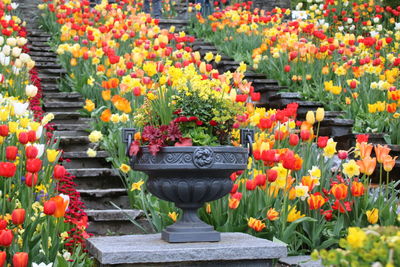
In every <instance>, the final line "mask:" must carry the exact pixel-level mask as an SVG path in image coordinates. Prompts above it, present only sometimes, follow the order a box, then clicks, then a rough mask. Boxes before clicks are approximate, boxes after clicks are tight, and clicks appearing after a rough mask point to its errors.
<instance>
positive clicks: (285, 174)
mask: <svg viewBox="0 0 400 267" xmlns="http://www.w3.org/2000/svg"><path fill="white" fill-rule="evenodd" d="M130 4H131V3H130V1H124V2H119V3H118V4H108V5H107V4H102V5H98V6H96V7H94V8H93V9H90V8H89V4H88V2H87V1H78V0H75V1H69V2H68V3H61V2H60V3H58V4H57V5H53V4H43V5H41V8H42V9H43V10H44V11H43V12H44V21H46V24H45V26H46V28H47V29H48V30H49V31H52V33H53V36H59V39H55V40H54V41H55V42H56V43H57V44H58V45H57V46H56V47H55V49H56V50H57V53H58V54H59V59H60V62H61V64H62V65H63V67H64V68H65V69H66V70H67V72H68V74H69V77H68V79H67V80H66V81H65V82H67V83H68V85H69V86H70V87H71V88H72V89H73V90H76V91H78V92H80V93H81V94H82V95H83V96H84V97H85V98H86V105H85V107H84V109H85V111H84V112H85V113H86V114H87V115H88V116H91V117H92V118H93V119H94V120H95V123H94V124H93V129H94V131H92V133H91V134H90V136H89V139H90V141H91V142H93V143H97V144H98V146H99V147H100V146H101V147H103V148H104V149H106V150H107V151H108V152H109V153H110V160H111V161H112V163H113V165H114V167H115V168H118V169H120V171H121V175H122V176H123V177H124V178H125V181H126V185H127V188H128V189H129V193H130V198H131V201H132V206H133V207H135V208H140V209H142V210H144V211H145V213H146V216H147V217H148V219H149V221H151V222H152V226H153V229H154V230H161V229H162V228H163V227H164V226H165V225H166V224H171V223H172V222H173V221H175V220H176V219H177V217H178V216H179V210H178V209H176V208H174V207H172V206H171V205H170V204H168V203H167V202H163V201H156V199H154V198H153V197H152V196H151V195H150V194H148V193H147V192H146V190H145V189H144V187H143V184H144V182H145V179H146V177H144V176H143V174H140V173H138V172H133V171H132V170H131V168H130V166H129V165H128V158H127V156H126V149H125V145H124V144H123V142H122V137H121V129H122V128H132V127H135V128H137V129H138V130H141V133H137V134H136V135H135V140H136V141H137V142H138V143H137V144H136V145H134V146H133V147H131V149H132V150H131V151H129V152H131V154H134V153H135V152H137V149H138V146H139V144H145V145H149V146H150V148H151V149H152V152H153V153H154V154H156V153H157V150H158V149H160V147H162V146H166V145H174V144H176V143H178V145H190V142H191V143H192V144H197V145H215V144H216V143H217V144H222V142H221V140H219V138H215V137H216V136H217V137H221V138H222V139H223V140H224V141H225V142H226V141H227V140H229V141H230V142H231V143H228V144H233V145H239V143H238V140H239V130H238V129H239V128H244V127H247V128H251V129H254V130H255V131H256V135H255V142H254V144H253V156H252V157H251V158H250V159H249V161H250V162H249V165H248V169H247V170H245V171H244V172H238V173H234V174H232V176H231V178H232V180H233V181H234V182H235V185H234V187H233V188H232V191H231V194H230V195H229V196H228V197H226V198H223V199H221V200H218V201H215V202H212V203H208V204H207V205H206V206H205V207H204V208H203V209H202V211H201V216H202V219H203V220H205V221H206V222H208V223H210V224H212V225H214V226H215V227H216V229H217V230H220V231H244V232H249V233H252V234H254V235H257V236H260V237H264V238H269V239H271V240H281V241H283V242H285V243H287V244H288V246H289V250H290V253H292V254H296V253H297V254H298V253H307V252H310V251H311V250H312V249H315V248H318V249H320V248H331V247H335V246H337V244H338V242H339V239H340V238H341V237H343V236H344V235H345V232H346V229H347V228H348V227H349V226H358V227H363V226H367V225H368V224H376V223H379V224H382V225H396V224H398V223H399V222H398V221H397V210H396V208H397V205H398V202H399V200H398V192H397V191H396V190H395V186H396V184H395V183H393V182H392V183H387V185H385V186H381V187H380V188H379V189H377V190H372V189H371V188H370V181H369V176H370V175H371V174H372V172H373V171H374V170H375V169H376V166H377V162H378V163H379V164H380V165H379V167H380V168H379V169H380V170H381V175H382V176H381V177H382V180H383V179H384V178H385V175H386V174H387V173H389V172H390V171H391V169H392V168H393V162H394V159H393V158H392V157H391V156H389V152H390V151H389V150H388V149H386V148H385V147H381V146H377V147H376V148H375V151H376V157H372V156H371V151H372V145H369V144H368V138H367V137H366V136H360V137H359V138H358V140H357V145H356V147H355V148H353V149H352V150H350V151H337V150H336V142H334V141H333V140H332V139H330V138H329V137H327V136H319V132H318V130H316V131H315V130H314V128H315V129H318V128H319V125H320V123H321V121H323V119H324V110H323V109H318V111H317V112H316V113H314V112H309V113H308V114H307V116H306V121H304V122H302V121H298V120H297V119H296V117H297V108H298V106H297V105H296V104H290V105H288V106H287V107H286V108H285V109H283V110H266V109H265V108H255V107H254V105H253V100H254V101H257V100H259V94H257V93H254V92H253V91H252V90H253V89H252V86H251V84H249V83H248V82H246V81H244V80H243V77H244V74H243V73H244V72H245V71H246V68H247V67H246V65H245V64H240V66H239V67H238V69H237V70H236V71H235V72H233V73H230V72H226V73H219V72H218V71H216V70H215V69H213V67H212V65H211V64H209V63H207V61H211V60H214V61H219V60H220V59H221V57H220V56H219V55H215V54H208V55H207V56H206V58H205V61H202V60H201V58H200V55H199V53H194V52H192V49H191V47H190V45H188V43H191V42H193V41H194V38H192V37H189V36H186V35H185V34H184V33H174V29H173V28H171V29H170V30H169V31H168V30H161V29H160V28H159V27H158V26H157V23H158V21H157V20H155V19H152V18H150V17H148V16H146V15H144V14H142V13H136V10H135V9H134V8H132V7H131V6H130ZM78 7H79V8H78ZM244 25H245V24H244ZM222 39H223V38H222ZM171 90H176V91H177V93H176V94H182V95H180V97H179V98H172V99H170V98H169V96H168V95H166V94H167V92H170V91H171ZM214 97H216V98H217V99H214ZM182 99H185V101H183V102H182V101H181V102H180V100H182ZM223 99H230V100H234V102H236V103H234V104H232V105H233V106H232V107H236V106H237V107H239V108H238V109H237V110H236V108H235V109H233V108H231V109H228V113H227V114H221V113H219V114H218V112H220V111H221V110H222V111H226V110H227V106H226V105H227V103H229V102H224V101H223ZM217 100H218V101H217ZM158 101H165V103H170V105H167V104H160V103H159V102H158ZM230 103H232V101H231V102H230ZM161 107H163V108H166V109H167V110H162V109H161ZM177 107H180V108H181V109H182V110H181V109H177V110H174V108H177ZM170 109H171V110H173V111H174V112H173V113H172V114H171V112H170V111H171V110H170ZM188 110H190V112H188V113H183V112H187V111H188ZM233 111H234V112H233ZM230 112H233V113H235V114H236V116H233V117H235V118H234V119H232V114H231V113H230ZM171 120H172V121H173V122H175V123H177V124H178V125H172V126H171V125H169V126H167V125H168V124H169V122H170V121H171ZM314 125H315V126H316V127H313V126H314ZM225 126H226V127H227V128H230V126H232V127H233V128H234V130H233V131H232V132H230V133H229V134H230V135H231V138H229V139H225V132H224V131H223V130H224V128H221V127H225ZM146 127H147V128H146ZM178 130H179V131H181V132H180V134H177V132H178ZM214 131H218V132H217V133H221V136H218V134H217V133H216V132H214ZM172 133H174V134H172ZM183 138H186V139H183ZM216 139H217V140H216ZM189 141H190V142H189ZM88 154H89V155H95V154H96V151H95V150H93V149H90V150H88ZM349 154H351V155H352V156H354V157H355V158H356V160H354V159H352V160H350V159H349Z"/></svg>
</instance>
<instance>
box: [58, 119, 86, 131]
mask: <svg viewBox="0 0 400 267" xmlns="http://www.w3.org/2000/svg"><path fill="white" fill-rule="evenodd" d="M53 127H54V129H56V130H57V131H86V130H87V129H89V128H90V124H89V123H88V122H83V121H82V122H80V121H77V122H75V123H54V124H53Z"/></svg>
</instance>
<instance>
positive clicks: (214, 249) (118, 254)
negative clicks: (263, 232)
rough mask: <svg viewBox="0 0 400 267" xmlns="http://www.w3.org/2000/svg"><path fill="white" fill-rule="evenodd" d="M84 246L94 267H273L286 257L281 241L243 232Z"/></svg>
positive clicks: (102, 240)
mask: <svg viewBox="0 0 400 267" xmlns="http://www.w3.org/2000/svg"><path fill="white" fill-rule="evenodd" d="M87 249H88V250H89V253H90V254H91V255H93V256H94V258H95V259H96V261H97V266H100V267H110V266H125V267H129V266H135V267H137V266H167V267H168V266H169V267H172V266H175V267H176V266H202V267H204V266H226V267H228V266H229V267H236V266H246V267H250V266H252V267H253V266H254V267H255V266H257V267H258V266H260V267H261V266H265V267H272V266H274V262H275V261H274V260H276V259H279V258H282V257H286V255H287V248H286V246H285V245H283V244H281V243H274V242H271V241H269V240H266V239H261V238H256V237H254V236H251V235H248V234H244V233H222V238H221V241H220V242H199V243H167V242H165V241H163V240H161V238H160V234H150V235H126V236H109V237H94V238H89V239H88V240H87Z"/></svg>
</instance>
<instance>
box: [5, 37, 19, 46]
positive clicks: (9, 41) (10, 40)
mask: <svg viewBox="0 0 400 267" xmlns="http://www.w3.org/2000/svg"><path fill="white" fill-rule="evenodd" d="M6 42H7V44H8V45H9V46H16V45H17V39H15V38H14V37H11V38H8V39H7V41H6Z"/></svg>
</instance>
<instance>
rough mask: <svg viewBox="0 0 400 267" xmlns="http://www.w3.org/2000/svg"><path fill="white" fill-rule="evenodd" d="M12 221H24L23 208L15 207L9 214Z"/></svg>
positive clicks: (18, 222)
mask: <svg viewBox="0 0 400 267" xmlns="http://www.w3.org/2000/svg"><path fill="white" fill-rule="evenodd" d="M11 218H12V222H13V224H15V225H19V224H23V223H24V221H25V210H24V209H15V210H13V212H12V214H11Z"/></svg>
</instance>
